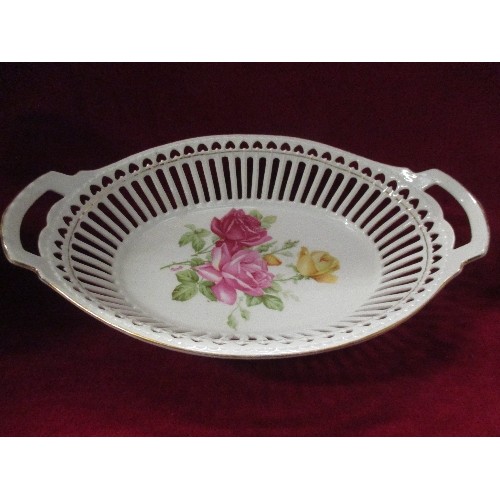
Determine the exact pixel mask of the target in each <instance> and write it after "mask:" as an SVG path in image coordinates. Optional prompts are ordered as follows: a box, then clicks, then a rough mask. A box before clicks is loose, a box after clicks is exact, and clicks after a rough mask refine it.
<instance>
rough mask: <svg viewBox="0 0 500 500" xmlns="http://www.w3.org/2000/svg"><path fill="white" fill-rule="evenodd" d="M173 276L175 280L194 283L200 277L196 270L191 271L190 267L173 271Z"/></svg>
mask: <svg viewBox="0 0 500 500" xmlns="http://www.w3.org/2000/svg"><path fill="white" fill-rule="evenodd" d="M175 276H176V277H177V281H180V282H181V283H196V282H197V281H198V280H199V279H200V278H199V276H198V275H197V274H196V271H193V270H192V269H186V270H184V271H179V272H178V273H175Z"/></svg>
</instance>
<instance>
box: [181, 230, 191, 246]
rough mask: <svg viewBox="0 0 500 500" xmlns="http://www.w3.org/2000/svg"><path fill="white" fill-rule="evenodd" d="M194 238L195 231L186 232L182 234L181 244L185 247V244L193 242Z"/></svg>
mask: <svg viewBox="0 0 500 500" xmlns="http://www.w3.org/2000/svg"><path fill="white" fill-rule="evenodd" d="M193 238H194V233H184V234H183V235H182V236H181V239H180V240H179V246H181V247H183V246H184V245H187V244H188V243H191V241H192V239H193Z"/></svg>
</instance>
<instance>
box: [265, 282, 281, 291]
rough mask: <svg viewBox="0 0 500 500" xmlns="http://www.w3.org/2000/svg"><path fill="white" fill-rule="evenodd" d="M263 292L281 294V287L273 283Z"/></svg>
mask: <svg viewBox="0 0 500 500" xmlns="http://www.w3.org/2000/svg"><path fill="white" fill-rule="evenodd" d="M265 291H266V292H267V291H269V292H281V285H280V284H279V283H277V282H276V281H273V282H272V283H271V286H270V287H269V288H266V289H265Z"/></svg>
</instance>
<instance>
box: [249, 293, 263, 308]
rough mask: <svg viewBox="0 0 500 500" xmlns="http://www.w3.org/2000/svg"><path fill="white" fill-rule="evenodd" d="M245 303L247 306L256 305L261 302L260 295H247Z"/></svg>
mask: <svg viewBox="0 0 500 500" xmlns="http://www.w3.org/2000/svg"><path fill="white" fill-rule="evenodd" d="M246 303H247V306H248V307H252V306H258V305H259V304H262V297H253V296H252V295H247V296H246Z"/></svg>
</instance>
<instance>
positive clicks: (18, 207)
mask: <svg viewBox="0 0 500 500" xmlns="http://www.w3.org/2000/svg"><path fill="white" fill-rule="evenodd" d="M81 180H82V179H81V178H80V175H79V174H77V175H74V176H71V175H66V174H61V173H59V172H47V173H46V174H44V175H42V176H41V177H38V179H35V180H34V181H33V182H32V183H31V184H29V185H28V186H26V188H24V189H23V190H22V191H21V192H20V193H19V194H18V195H17V196H16V198H15V199H14V201H13V202H12V203H11V204H10V205H9V206H8V207H7V209H6V210H5V212H4V214H3V217H2V225H1V236H2V243H3V248H4V252H5V255H6V257H7V259H8V260H9V261H10V262H12V263H13V264H17V265H19V266H22V267H26V268H28V269H31V270H32V271H35V272H38V273H39V274H40V272H41V271H42V270H43V268H44V265H45V261H44V259H43V258H42V257H40V256H39V255H35V254H33V253H31V252H28V251H26V250H25V249H24V248H23V245H22V243H21V223H22V221H23V219H24V216H25V215H26V212H27V211H28V210H29V209H30V207H31V206H32V205H33V203H35V201H36V200H38V198H40V197H41V196H42V195H43V194H45V193H46V192H47V191H55V192H56V193H58V194H60V195H62V196H65V195H67V194H69V193H71V192H72V191H73V190H74V188H75V186H76V185H78V183H79V182H81ZM61 201H62V200H61Z"/></svg>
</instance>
